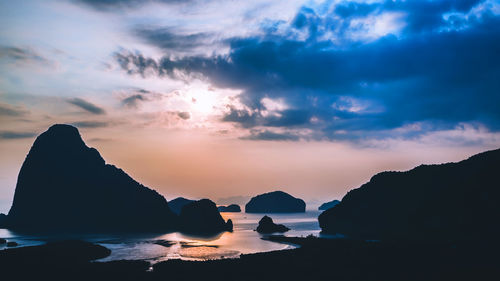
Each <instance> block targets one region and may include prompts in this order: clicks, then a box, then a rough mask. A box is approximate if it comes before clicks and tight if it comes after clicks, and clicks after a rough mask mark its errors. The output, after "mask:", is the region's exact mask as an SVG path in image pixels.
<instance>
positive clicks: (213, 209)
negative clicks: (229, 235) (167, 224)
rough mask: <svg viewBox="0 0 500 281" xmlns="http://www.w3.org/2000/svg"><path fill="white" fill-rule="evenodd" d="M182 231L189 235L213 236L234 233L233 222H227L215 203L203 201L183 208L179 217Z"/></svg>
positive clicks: (207, 200)
mask: <svg viewBox="0 0 500 281" xmlns="http://www.w3.org/2000/svg"><path fill="white" fill-rule="evenodd" d="M179 221H180V230H181V231H182V232H184V233H189V234H202V235H212V234H217V233H220V232H223V231H233V222H232V221H231V220H228V222H225V221H224V219H223V218H222V216H221V215H220V213H219V211H218V210H217V206H216V205H215V203H214V202H212V201H210V200H209V199H202V200H199V201H194V202H191V203H189V204H187V205H185V206H184V207H182V210H181V214H180V216H179Z"/></svg>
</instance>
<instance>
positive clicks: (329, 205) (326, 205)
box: [318, 200, 340, 210]
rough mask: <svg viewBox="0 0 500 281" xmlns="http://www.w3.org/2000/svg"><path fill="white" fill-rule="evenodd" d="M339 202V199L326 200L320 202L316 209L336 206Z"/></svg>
mask: <svg viewBox="0 0 500 281" xmlns="http://www.w3.org/2000/svg"><path fill="white" fill-rule="evenodd" d="M339 203H340V201H339V200H333V201H330V202H326V203H323V204H321V206H319V207H318V210H328V209H330V208H333V207H335V206H337V204H339Z"/></svg>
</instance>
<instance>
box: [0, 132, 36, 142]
mask: <svg viewBox="0 0 500 281" xmlns="http://www.w3.org/2000/svg"><path fill="white" fill-rule="evenodd" d="M34 136H36V133H34V132H16V131H0V139H5V140H10V139H26V138H32V137H34Z"/></svg>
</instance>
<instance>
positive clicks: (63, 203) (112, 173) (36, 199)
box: [6, 125, 177, 232]
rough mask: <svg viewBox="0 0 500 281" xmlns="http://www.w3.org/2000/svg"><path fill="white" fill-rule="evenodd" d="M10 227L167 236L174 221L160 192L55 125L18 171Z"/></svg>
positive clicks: (75, 132) (71, 129) (72, 132)
mask: <svg viewBox="0 0 500 281" xmlns="http://www.w3.org/2000/svg"><path fill="white" fill-rule="evenodd" d="M6 220H7V221H6V226H7V227H8V228H10V229H15V230H22V231H30V232H31V231H35V232H45V231H79V232H109V231H111V232H114V231H141V232H142V231H144V232H145V231H167V230H172V229H175V225H176V220H177V218H176V216H175V215H174V213H172V211H171V210H170V208H169V207H168V204H167V201H166V200H165V198H164V197H163V196H161V195H160V194H158V193H157V192H156V191H154V190H152V189H149V188H147V187H145V186H143V185H141V184H140V183H138V182H136V181H135V180H133V179H132V178H131V177H130V176H128V175H127V174H126V173H125V172H124V171H122V170H121V169H118V168H116V167H115V166H113V165H109V164H106V163H105V161H104V159H103V158H102V157H101V155H100V154H99V152H98V151H97V150H96V149H94V148H90V147H88V146H87V145H85V143H84V142H83V140H82V138H81V136H80V134H79V132H78V130H77V129H76V128H75V127H72V126H69V125H54V126H52V127H50V128H49V129H48V130H47V131H46V132H44V133H42V134H41V135H40V136H38V137H37V139H36V140H35V142H34V144H33V146H32V148H31V150H30V152H29V154H28V155H27V157H26V159H25V161H24V163H23V165H22V167H21V170H20V172H19V176H18V180H17V186H16V190H15V195H14V201H13V204H12V207H11V209H10V211H9V214H8V216H7V218H6Z"/></svg>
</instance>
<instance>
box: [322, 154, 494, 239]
mask: <svg viewBox="0 0 500 281" xmlns="http://www.w3.org/2000/svg"><path fill="white" fill-rule="evenodd" d="M499 176H500V149H497V150H492V151H488V152H484V153H480V154H477V155H474V156H472V157H470V158H469V159H467V160H464V161H461V162H458V163H447V164H441V165H421V166H419V167H416V168H414V169H412V170H410V171H406V172H383V173H380V174H377V175H375V176H374V177H372V178H371V180H370V181H369V182H368V183H366V184H364V185H362V186H361V187H360V188H358V189H354V190H351V191H350V192H348V193H347V195H346V196H345V197H344V198H343V199H342V201H341V203H340V204H338V205H337V206H335V208H331V209H329V210H326V211H325V212H323V213H322V214H321V215H320V216H319V223H320V226H321V228H322V230H323V232H324V233H341V234H344V235H347V236H349V237H355V238H363V239H382V240H384V239H385V240H390V239H412V240H419V239H425V240H446V241H448V240H455V241H457V240H478V239H479V240H481V239H482V240H484V239H498V236H499V235H500V224H498V218H500V204H499V202H500V201H499V198H500V183H499V180H498V179H499Z"/></svg>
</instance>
